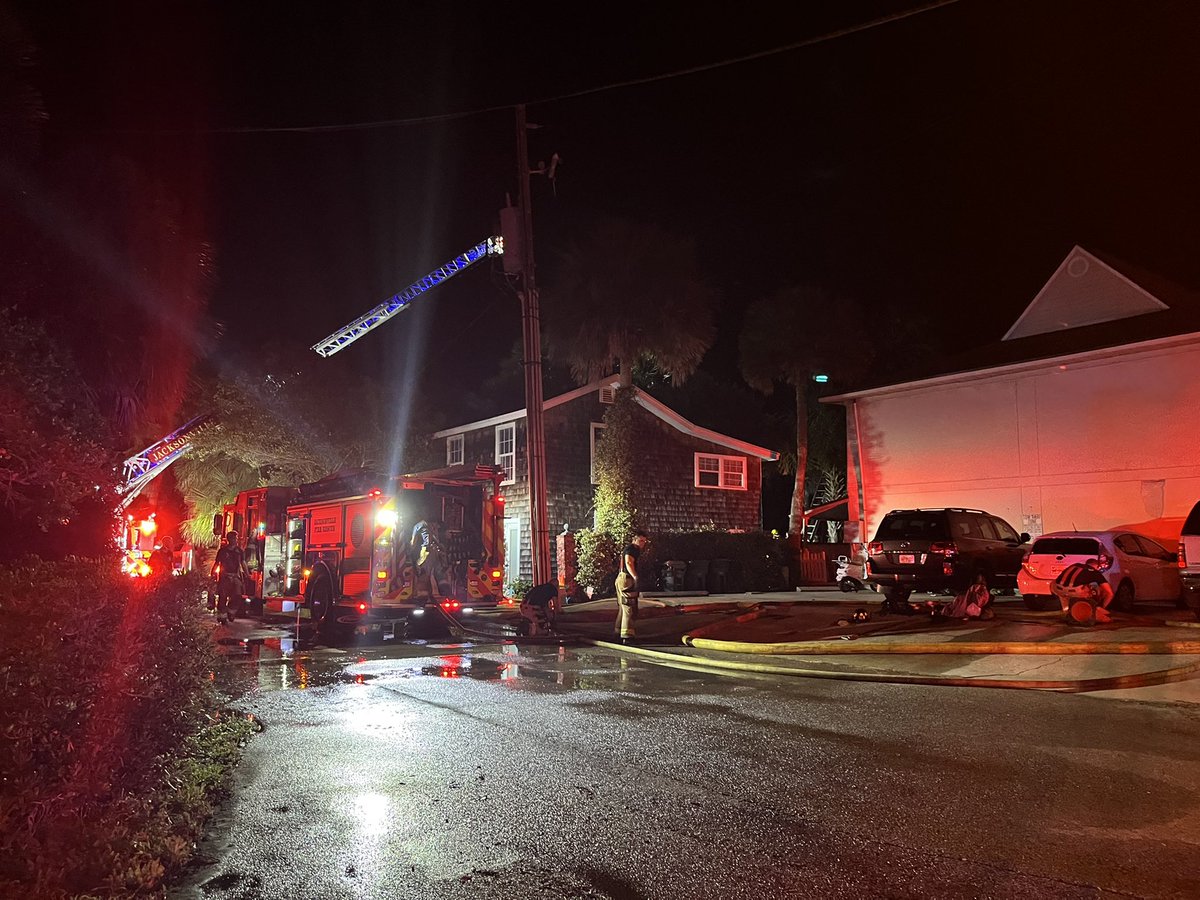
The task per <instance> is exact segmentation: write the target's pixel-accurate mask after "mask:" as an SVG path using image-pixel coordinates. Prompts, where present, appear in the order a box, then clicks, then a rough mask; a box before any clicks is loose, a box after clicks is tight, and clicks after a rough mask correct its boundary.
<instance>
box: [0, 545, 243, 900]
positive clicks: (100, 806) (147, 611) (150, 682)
mask: <svg viewBox="0 0 1200 900" xmlns="http://www.w3.org/2000/svg"><path fill="white" fill-rule="evenodd" d="M202 585H203V579H202V578H200V577H199V576H196V575H193V576H185V577H178V578H172V577H160V578H153V579H147V580H141V581H131V580H130V579H128V578H126V577H124V576H122V575H120V574H119V573H118V572H117V570H116V567H115V566H114V565H113V564H112V562H111V561H110V560H101V561H87V560H77V559H75V560H68V561H65V562H63V563H57V564H50V563H45V562H42V561H40V560H36V559H30V560H28V561H25V562H23V563H21V564H20V565H18V566H15V567H12V568H5V569H0V606H2V607H3V608H4V611H5V616H6V633H5V640H4V641H3V643H2V644H0V734H3V735H4V740H3V741H0V771H2V772H4V773H5V778H4V779H2V780H0V895H3V896H13V895H17V894H22V893H24V894H28V895H30V896H37V897H45V898H58V897H66V896H75V895H81V894H91V895H100V896H114V895H115V896H127V895H130V894H135V893H146V892H151V891H157V890H160V889H161V885H162V883H163V881H164V880H165V879H166V878H167V877H168V876H169V875H170V874H171V873H172V872H175V871H178V870H179V869H180V867H181V866H182V865H183V864H184V863H185V862H186V860H187V857H188V856H189V854H190V853H191V848H192V847H193V845H194V842H195V840H196V838H197V837H198V835H199V832H200V828H201V827H202V824H203V821H204V819H205V818H206V817H207V815H208V814H209V813H210V812H211V808H212V806H211V804H212V803H213V801H214V799H215V797H216V796H217V795H218V794H219V791H220V787H221V785H222V784H223V783H224V778H225V775H226V773H227V772H228V768H229V766H230V764H231V762H232V760H233V759H234V758H235V757H236V753H237V748H238V746H239V745H240V743H241V742H242V741H244V739H245V735H246V734H247V733H248V731H249V729H250V727H251V723H248V722H246V720H245V719H244V717H242V716H239V715H237V714H232V713H228V714H221V713H218V712H217V711H216V710H218V708H219V705H220V701H219V698H218V696H217V694H216V692H215V689H214V688H213V686H212V682H211V680H210V673H211V672H212V667H213V661H214V658H213V650H212V644H211V641H210V640H209V636H208V629H207V628H206V627H205V626H204V623H203V614H202V604H201V601H200V596H199V594H200V589H201V587H202Z"/></svg>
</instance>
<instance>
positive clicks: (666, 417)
mask: <svg viewBox="0 0 1200 900" xmlns="http://www.w3.org/2000/svg"><path fill="white" fill-rule="evenodd" d="M617 387H620V382H619V381H618V380H617V379H616V378H611V377H610V378H600V379H598V380H596V381H593V382H592V383H591V384H585V385H584V386H583V387H580V388H576V389H575V390H573V391H568V392H567V393H565V394H559V395H558V396H557V397H551V398H550V399H549V400H545V401H543V403H542V409H543V410H547V409H553V408H554V407H556V406H561V405H562V404H564V403H569V402H571V401H572V400H576V399H578V398H579V397H584V396H586V395H588V394H593V393H596V392H597V391H599V390H601V389H603V388H614V389H615V388H617ZM634 400H635V402H636V403H637V404H638V405H639V406H641V407H642V408H643V409H645V410H646V411H647V412H649V413H651V414H652V415H654V416H656V417H657V418H659V419H661V420H662V421H664V422H666V423H667V424H668V425H671V426H672V427H673V428H675V429H676V430H678V431H681V432H683V433H684V434H690V435H691V436H692V437H696V438H699V439H700V440H704V441H708V442H709V443H712V444H717V445H718V446H721V447H727V448H729V449H730V450H736V451H737V452H738V453H744V454H746V455H747V456H756V457H758V458H759V459H765V460H777V459H779V453H778V452H777V451H775V450H768V449H767V448H766V447H759V446H757V445H755V444H751V443H748V442H746V441H740V440H738V439H737V438H734V437H730V436H729V435H727V434H721V433H720V432H717V431H712V430H711V429H708V428H703V427H701V426H700V425H696V424H695V423H693V422H689V421H688V420H687V419H685V418H684V417H683V416H681V415H680V414H679V413H677V412H675V410H673V409H671V408H670V407H669V406H667V405H666V404H665V403H663V402H662V401H660V400H656V399H655V398H654V397H652V396H650V395H649V394H648V393H646V392H645V391H644V390H642V389H641V388H638V390H637V393H636V394H635V395H634ZM523 418H525V410H524V409H523V408H522V409H518V410H514V411H513V412H510V413H505V414H503V415H500V416H492V417H491V418H489V419H480V420H478V421H476V422H468V423H466V424H465V425H458V426H456V427H454V428H444V429H442V430H441V431H438V432H435V433H434V435H433V436H434V437H435V438H445V437H450V436H451V435H455V434H462V433H464V432H467V431H474V430H476V429H478V428H488V427H491V426H494V425H503V424H505V423H507V422H515V421H516V420H518V419H523Z"/></svg>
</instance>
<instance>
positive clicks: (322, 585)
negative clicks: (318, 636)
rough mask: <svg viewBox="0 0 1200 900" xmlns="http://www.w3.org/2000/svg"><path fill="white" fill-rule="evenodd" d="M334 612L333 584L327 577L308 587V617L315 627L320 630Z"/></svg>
mask: <svg viewBox="0 0 1200 900" xmlns="http://www.w3.org/2000/svg"><path fill="white" fill-rule="evenodd" d="M332 611H333V584H332V582H330V580H329V579H328V578H326V577H321V578H318V579H317V580H316V581H314V582H313V583H312V584H310V585H309V586H308V615H309V621H311V622H312V624H313V627H314V628H317V629H320V628H321V627H322V626H323V624H324V620H325V619H326V618H327V617H328V616H329V614H330V613H331V612H332Z"/></svg>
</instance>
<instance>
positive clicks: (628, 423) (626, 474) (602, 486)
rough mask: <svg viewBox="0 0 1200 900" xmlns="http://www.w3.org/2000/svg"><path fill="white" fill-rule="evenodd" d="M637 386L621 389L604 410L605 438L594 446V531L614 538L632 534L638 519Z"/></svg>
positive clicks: (618, 539)
mask: <svg viewBox="0 0 1200 900" xmlns="http://www.w3.org/2000/svg"><path fill="white" fill-rule="evenodd" d="M636 390H637V389H636V388H621V389H620V390H618V391H617V395H616V397H615V398H614V400H613V404H612V406H610V407H609V408H608V410H607V411H606V412H605V413H604V426H605V427H604V439H603V440H602V441H600V443H599V444H598V445H597V446H596V482H597V483H596V530H597V531H601V532H606V533H608V534H609V535H611V536H612V537H613V539H614V540H616V541H625V540H629V538H630V537H631V536H632V535H633V530H634V527H635V523H636V522H637V515H638V509H637V499H636V496H637V492H636V486H637V482H636V474H635V473H636V471H637V454H638V450H637V445H636V441H635V435H636V419H635V416H636V412H635V408H636V402H635V400H634V397H635V396H636V393H635V392H636Z"/></svg>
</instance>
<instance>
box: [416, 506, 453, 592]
mask: <svg viewBox="0 0 1200 900" xmlns="http://www.w3.org/2000/svg"><path fill="white" fill-rule="evenodd" d="M409 547H410V549H411V551H412V559H413V563H414V564H415V567H416V571H417V577H416V582H417V585H418V589H417V591H416V592H417V593H418V594H419V593H420V590H419V585H420V584H421V582H422V580H424V581H425V583H426V584H427V585H428V590H429V596H430V597H444V596H447V593H446V591H445V589H444V588H443V587H442V582H443V580H444V573H443V571H442V552H443V551H442V543H441V541H440V540H439V538H438V526H437V523H431V522H429V520H428V519H421V521H419V522H417V524H416V525H414V526H413V530H412V539H411V540H410V541H409Z"/></svg>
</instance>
